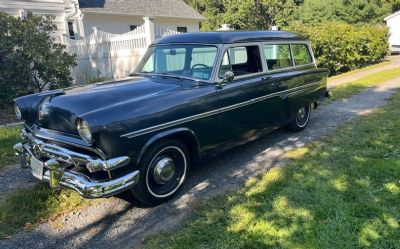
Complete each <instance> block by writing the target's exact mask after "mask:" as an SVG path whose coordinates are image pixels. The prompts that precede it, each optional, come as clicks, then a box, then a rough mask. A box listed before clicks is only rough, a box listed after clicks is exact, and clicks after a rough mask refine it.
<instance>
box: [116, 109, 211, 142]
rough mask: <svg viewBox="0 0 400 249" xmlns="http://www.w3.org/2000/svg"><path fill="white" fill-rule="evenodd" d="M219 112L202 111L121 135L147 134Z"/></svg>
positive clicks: (128, 136) (135, 135)
mask: <svg viewBox="0 0 400 249" xmlns="http://www.w3.org/2000/svg"><path fill="white" fill-rule="evenodd" d="M216 114H219V110H213V111H209V112H204V113H200V114H197V115H194V116H190V117H186V118H182V119H177V120H174V121H171V122H168V123H164V124H159V125H155V126H152V127H149V128H145V129H142V130H138V131H134V132H130V133H127V134H123V135H121V137H127V138H133V137H137V136H140V135H143V134H147V133H151V132H153V131H157V130H162V129H165V128H169V127H172V126H175V125H178V124H182V123H187V122H189V121H192V120H196V119H200V118H205V117H209V116H212V115H216Z"/></svg>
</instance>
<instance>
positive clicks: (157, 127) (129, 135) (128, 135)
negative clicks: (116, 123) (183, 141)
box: [121, 82, 321, 138]
mask: <svg viewBox="0 0 400 249" xmlns="http://www.w3.org/2000/svg"><path fill="white" fill-rule="evenodd" d="M320 84H321V83H320V82H313V83H310V84H307V85H303V86H299V87H295V88H292V89H289V90H284V91H280V92H277V93H272V94H268V95H264V96H261V97H257V98H254V99H250V100H247V101H244V102H241V103H237V104H234V105H230V106H226V107H222V108H220V109H217V110H212V111H209V112H204V113H200V114H196V115H193V116H189V117H186V118H182V119H177V120H174V121H171V122H167V123H163V124H159V125H155V126H151V127H148V128H145V129H141V130H137V131H133V132H130V133H126V134H123V135H121V137H126V138H134V137H137V136H141V135H144V134H147V133H151V132H154V131H157V130H162V129H166V128H169V127H172V126H175V125H179V124H183V123H187V122H189V121H193V120H196V119H201V118H205V117H209V116H212V115H216V114H220V113H222V112H227V111H230V110H234V109H237V108H240V107H244V106H247V105H251V104H254V103H257V102H260V101H263V100H266V99H269V98H273V97H276V96H281V97H282V95H284V94H286V93H289V94H287V95H290V94H292V93H294V92H296V91H299V90H303V89H305V88H308V87H311V86H314V85H320ZM290 92H291V93H290ZM287 95H286V96H287ZM283 98H284V97H283Z"/></svg>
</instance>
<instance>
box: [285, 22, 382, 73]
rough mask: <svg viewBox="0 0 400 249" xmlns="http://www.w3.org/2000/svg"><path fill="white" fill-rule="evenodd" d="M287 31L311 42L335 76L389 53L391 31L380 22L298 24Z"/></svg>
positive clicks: (318, 56) (321, 61)
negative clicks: (371, 23)
mask: <svg viewBox="0 0 400 249" xmlns="http://www.w3.org/2000/svg"><path fill="white" fill-rule="evenodd" d="M287 30H289V31H292V32H295V33H298V34H300V35H302V36H304V37H306V38H307V39H309V40H310V41H311V45H312V47H313V50H314V55H315V57H316V60H317V63H318V65H319V66H320V67H324V68H328V69H329V70H330V71H331V74H332V75H335V74H339V73H343V72H347V71H350V70H353V69H356V68H360V67H363V66H366V65H369V64H373V63H377V62H379V61H381V60H383V59H384V58H385V57H386V56H387V55H388V52H389V43H388V38H389V31H388V29H387V28H386V27H384V26H380V25H369V24H363V25H350V24H346V23H341V22H326V23H321V24H317V25H313V26H306V25H304V24H300V23H299V24H294V25H292V26H290V27H288V28H287Z"/></svg>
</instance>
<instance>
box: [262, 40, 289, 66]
mask: <svg viewBox="0 0 400 249" xmlns="http://www.w3.org/2000/svg"><path fill="white" fill-rule="evenodd" d="M264 54H265V57H266V59H267V66H268V70H277V69H283V68H288V67H292V66H293V64H292V58H291V55H290V45H289V44H277V45H271V44H268V45H264Z"/></svg>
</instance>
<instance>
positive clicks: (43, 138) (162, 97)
mask: <svg viewBox="0 0 400 249" xmlns="http://www.w3.org/2000/svg"><path fill="white" fill-rule="evenodd" d="M328 74H329V72H328V70H326V69H318V68H317V66H316V64H315V60H314V57H313V54H312V51H311V47H310V44H309V42H308V41H307V40H305V39H303V38H301V37H299V36H297V35H295V34H292V33H287V32H279V31H259V32H204V33H189V34H181V35H174V36H167V37H164V38H161V39H160V40H157V41H156V42H155V43H154V44H152V45H151V46H150V47H149V49H148V51H147V53H146V54H145V55H144V57H143V59H142V61H141V62H140V64H139V66H138V67H137V69H136V70H135V71H134V72H133V73H132V75H131V77H130V78H127V79H123V80H120V81H112V82H103V83H99V84H93V85H89V86H84V87H75V88H69V89H64V90H57V91H49V92H44V93H38V94H34V95H29V96H25V97H21V98H18V99H16V100H15V110H16V114H17V116H18V117H19V118H21V119H23V120H24V121H25V127H24V129H23V130H22V132H21V136H22V139H23V142H22V143H19V144H16V145H15V150H16V152H17V154H18V156H19V159H20V161H21V165H22V166H23V167H30V168H31V170H32V173H33V175H34V176H35V177H37V178H39V179H41V180H44V181H48V182H50V186H51V187H53V188H59V187H68V188H72V189H74V190H76V191H78V192H79V193H80V194H81V195H83V196H84V197H87V198H98V197H106V196H111V195H115V194H117V193H120V192H123V191H127V190H129V191H132V192H133V194H134V195H135V196H136V197H137V198H138V199H139V200H141V201H142V202H144V203H145V204H149V205H154V204H158V203H160V202H162V201H165V200H167V199H168V198H170V197H171V196H173V195H174V194H175V193H176V192H177V191H178V190H179V188H180V187H181V186H182V185H183V183H184V182H185V179H186V178H187V175H188V173H189V168H190V166H191V165H193V164H196V163H197V162H198V161H199V160H200V159H201V158H204V157H206V156H211V155H215V154H217V153H219V152H221V151H222V150H226V149H228V148H231V147H233V146H235V145H239V144H243V143H244V142H247V141H251V140H254V139H256V138H258V137H260V136H261V135H263V134H266V133H268V132H270V131H272V130H274V129H276V128H279V127H282V126H286V127H288V128H289V129H290V130H293V131H301V130H302V129H304V128H305V127H306V126H307V124H308V122H309V120H310V113H311V109H312V107H314V108H315V107H316V106H317V103H318V101H319V100H320V98H321V97H323V96H324V95H326V94H327V86H326V83H327V77H328ZM221 177H223V176H221Z"/></svg>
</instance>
